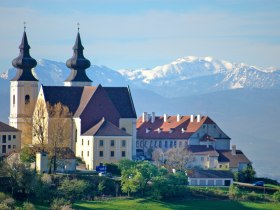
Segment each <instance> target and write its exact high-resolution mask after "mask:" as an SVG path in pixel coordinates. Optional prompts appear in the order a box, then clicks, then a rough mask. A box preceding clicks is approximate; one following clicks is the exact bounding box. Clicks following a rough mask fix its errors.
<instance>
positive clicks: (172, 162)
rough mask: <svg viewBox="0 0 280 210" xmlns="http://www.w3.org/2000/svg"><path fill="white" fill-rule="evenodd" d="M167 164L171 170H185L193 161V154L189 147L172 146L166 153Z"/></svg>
mask: <svg viewBox="0 0 280 210" xmlns="http://www.w3.org/2000/svg"><path fill="white" fill-rule="evenodd" d="M165 159H166V161H165V165H166V168H168V169H169V170H172V169H176V170H180V171H183V170H185V169H186V168H187V166H188V165H189V164H190V163H192V162H193V160H194V159H193V155H192V153H191V152H190V151H189V150H188V149H187V148H172V149H169V150H168V151H167V152H166V153H165Z"/></svg>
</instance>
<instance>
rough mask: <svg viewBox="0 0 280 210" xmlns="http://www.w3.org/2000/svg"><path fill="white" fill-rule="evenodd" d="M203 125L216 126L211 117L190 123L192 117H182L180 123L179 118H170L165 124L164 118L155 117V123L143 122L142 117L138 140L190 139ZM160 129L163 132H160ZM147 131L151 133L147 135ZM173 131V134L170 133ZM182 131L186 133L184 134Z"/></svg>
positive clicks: (139, 124)
mask: <svg viewBox="0 0 280 210" xmlns="http://www.w3.org/2000/svg"><path fill="white" fill-rule="evenodd" d="M203 124H216V123H215V122H214V121H213V120H212V119H211V118H210V117H208V116H203V117H201V120H200V122H197V120H196V119H194V122H190V116H182V117H181V118H180V121H179V122H177V116H169V117H168V119H167V122H164V118H163V117H162V116H161V117H155V121H154V122H153V123H152V122H151V120H149V121H148V122H142V117H140V118H138V120H137V124H136V128H137V138H139V139H188V138H189V137H190V136H191V135H193V134H194V133H195V132H196V131H197V130H198V129H199V128H200V127H201V126H202V125H203ZM158 128H160V129H161V132H158ZM146 129H149V130H150V131H149V132H148V133H146ZM170 129H173V132H169V131H170ZM182 129H184V131H183V132H182Z"/></svg>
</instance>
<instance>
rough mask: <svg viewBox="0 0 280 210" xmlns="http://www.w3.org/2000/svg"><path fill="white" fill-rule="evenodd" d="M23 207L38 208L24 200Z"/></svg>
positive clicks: (25, 208)
mask: <svg viewBox="0 0 280 210" xmlns="http://www.w3.org/2000/svg"><path fill="white" fill-rule="evenodd" d="M22 208H23V209H24V210H36V208H35V206H34V205H33V204H32V203H29V202H24V203H23V206H22Z"/></svg>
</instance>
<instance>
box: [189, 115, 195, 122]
mask: <svg viewBox="0 0 280 210" xmlns="http://www.w3.org/2000/svg"><path fill="white" fill-rule="evenodd" d="M193 119H194V116H193V114H191V119H190V122H191V123H192V122H193Z"/></svg>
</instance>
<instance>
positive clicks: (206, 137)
mask: <svg viewBox="0 0 280 210" xmlns="http://www.w3.org/2000/svg"><path fill="white" fill-rule="evenodd" d="M199 141H216V140H215V139H214V138H213V137H212V136H209V135H208V134H205V135H204V136H203V137H202V138H201V139H199Z"/></svg>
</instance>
